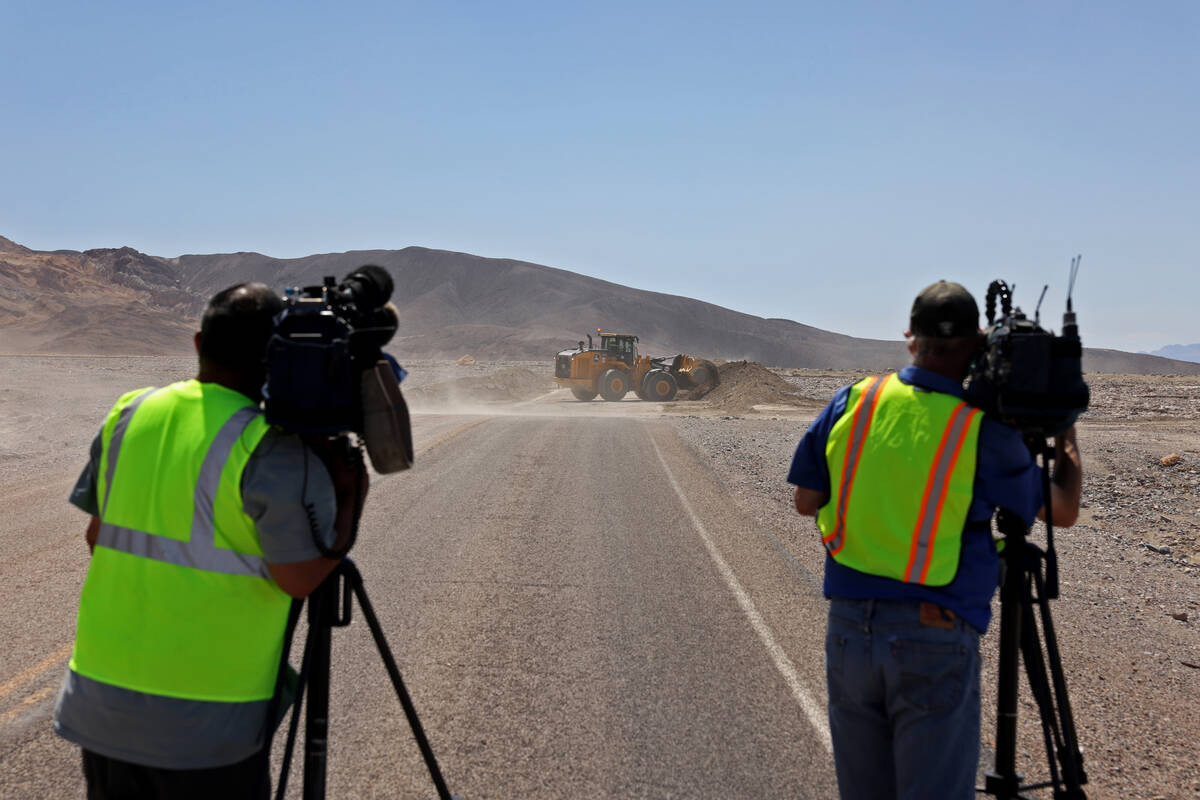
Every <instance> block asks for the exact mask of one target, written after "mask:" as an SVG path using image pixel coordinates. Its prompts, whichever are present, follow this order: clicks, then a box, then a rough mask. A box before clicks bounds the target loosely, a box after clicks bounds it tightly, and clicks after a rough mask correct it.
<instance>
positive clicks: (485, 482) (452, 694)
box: [0, 402, 836, 800]
mask: <svg viewBox="0 0 1200 800" xmlns="http://www.w3.org/2000/svg"><path fill="white" fill-rule="evenodd" d="M555 405H556V406H558V407H559V408H569V409H570V410H571V411H573V412H575V413H572V414H570V415H565V416H564V415H561V414H550V413H539V407H538V406H536V405H535V406H533V407H526V408H524V409H519V410H518V411H519V412H520V413H513V414H504V415H499V414H493V413H491V412H481V413H479V414H476V415H445V416H441V415H419V416H417V417H416V418H415V423H414V427H415V434H416V439H417V449H418V453H419V455H418V463H417V466H416V467H415V468H414V469H413V470H411V471H409V472H407V473H401V474H398V475H392V476H376V477H375V480H374V483H373V485H372V488H371V495H370V498H369V500H368V504H367V509H366V512H365V514H364V518H363V521H362V525H361V534H360V538H359V543H358V545H357V547H356V548H355V550H354V552H353V554H352V555H353V557H354V559H355V561H356V562H357V563H358V565H359V568H360V569H361V571H362V573H363V575H364V576H365V579H366V586H367V591H368V593H369V595H370V597H371V600H372V601H373V603H374V605H375V608H376V611H377V613H378V614H379V616H380V618H381V620H382V622H383V626H384V629H385V632H386V635H387V637H388V639H389V640H390V643H391V646H392V650H393V652H394V653H395V655H396V658H397V661H398V663H399V666H400V669H401V671H402V673H403V675H404V679H405V681H406V683H407V685H408V688H409V691H410V692H411V694H412V697H413V700H414V702H415V704H416V707H417V710H418V711H419V713H420V715H421V719H422V721H423V722H424V725H425V728H426V731H427V733H428V735H429V738H430V740H431V742H432V745H433V748H434V750H435V752H436V753H437V756H438V758H439V760H440V762H441V765H442V770H443V772H444V774H445V776H446V779H447V781H448V783H449V785H450V788H451V790H452V791H453V792H454V793H455V794H457V795H459V796H460V797H461V798H463V800H476V799H478V798H527V797H529V798H559V797H563V798H566V797H570V798H588V797H615V798H627V797H628V798H634V797H647V798H677V797H678V798H682V797H696V798H757V797H773V798H774V797H789V798H829V797H834V796H836V791H835V788H834V778H833V771H832V766H831V760H830V755H829V735H828V729H827V727H826V722H825V705H824V703H825V700H824V696H825V692H824V684H823V668H822V664H823V652H822V649H823V648H822V641H823V628H824V616H823V615H824V611H825V603H824V601H823V600H822V598H821V597H820V592H819V587H818V583H817V581H816V580H815V579H814V578H813V576H812V575H810V574H808V573H807V572H806V571H804V569H803V568H802V567H800V566H799V565H797V564H796V563H795V562H794V561H792V560H791V559H790V558H789V557H788V556H787V554H786V552H784V551H782V550H781V549H780V548H778V547H777V546H776V545H775V543H774V542H773V540H772V538H771V537H770V536H769V535H768V533H767V532H765V531H763V530H761V529H759V528H758V527H757V526H756V524H755V523H754V521H753V520H751V519H748V518H747V517H746V516H745V515H744V512H742V511H740V510H739V508H738V506H737V504H736V503H735V502H734V501H733V499H732V498H731V497H730V496H729V495H728V493H727V491H726V489H725V487H723V486H722V484H721V482H720V481H719V480H718V479H717V477H716V475H715V474H714V473H712V472H711V471H710V470H709V469H708V468H707V467H706V466H705V464H704V462H703V460H702V459H701V458H699V457H698V455H697V454H696V453H694V452H693V451H691V450H690V449H689V448H688V447H687V446H686V445H684V444H683V443H682V442H681V441H680V440H679V439H678V438H677V437H676V436H675V434H674V432H673V429H672V427H671V425H670V423H668V422H665V421H662V420H661V419H660V418H658V417H657V416H656V415H654V414H652V413H650V412H651V411H652V409H653V408H654V407H653V406H651V404H645V403H635V402H630V403H621V404H615V406H614V405H612V404H599V403H594V404H588V405H587V406H583V405H581V404H555ZM586 409H594V410H592V411H588V410H586ZM576 410H577V411H576ZM85 447H86V443H83V444H82V445H81V447H80V450H79V453H80V458H82V457H83V454H84V449H85ZM73 477H74V476H73V475H69V474H63V475H55V476H51V477H49V478H47V479H46V480H39V481H33V480H31V481H30V482H29V483H28V484H27V485H25V487H24V488H23V489H22V488H20V487H17V488H16V489H14V490H13V493H14V494H15V493H19V492H21V491H23V492H25V494H24V495H23V496H20V497H12V496H10V497H8V498H7V499H6V502H7V503H8V504H9V505H8V508H6V509H5V510H4V511H3V517H0V522H2V523H3V525H2V527H0V579H2V581H3V587H4V597H5V600H6V603H5V614H4V615H3V617H2V618H0V637H2V640H3V642H4V647H3V649H2V650H0V797H20V798H24V797H39V798H50V797H54V798H60V797H61V798H71V797H82V796H83V788H82V778H81V777H80V774H79V767H78V755H77V751H76V750H75V749H74V748H73V747H71V746H69V745H67V744H66V743H64V742H62V741H61V740H58V739H57V738H56V737H55V736H54V735H53V733H52V732H51V731H50V714H51V711H52V707H53V701H54V695H55V692H56V691H57V687H58V683H59V681H60V680H61V676H62V673H63V670H64V669H65V663H66V656H67V653H68V652H69V647H70V642H71V638H72V635H73V628H74V614H75V606H76V602H77V598H78V591H79V586H80V583H81V581H82V576H83V574H84V570H85V568H86V557H87V556H86V548H85V546H84V545H83V542H82V535H83V528H84V523H85V519H84V518H83V516H82V515H81V514H79V513H78V512H77V511H74V510H73V509H71V508H70V507H69V506H67V505H66V503H65V501H64V500H63V498H64V496H65V492H66V489H67V488H69V486H70V482H71V480H72V479H73ZM301 635H302V634H301ZM299 650H300V642H298V643H297V645H296V647H295V650H294V653H295V655H294V658H293V661H294V663H298V659H299ZM333 658H334V668H333V679H332V693H333V711H332V714H331V717H332V719H331V736H330V738H331V745H330V765H329V788H328V796H329V797H381V798H382V797H405V798H407V797H413V798H424V797H433V796H435V793H434V790H433V787H432V785H431V783H430V781H429V778H428V775H427V773H426V772H425V768H424V766H423V764H422V762H421V760H420V756H419V753H418V751H417V748H416V746H415V744H414V743H413V740H412V737H411V735H410V733H409V730H408V726H407V723H406V722H405V719H404V716H403V714H402V712H401V710H400V707H399V704H398V702H397V701H396V699H395V697H394V695H393V694H392V690H391V686H390V684H389V683H388V681H387V676H386V674H385V672H384V669H383V666H382V664H381V662H380V661H379V658H378V656H377V655H376V654H375V652H374V646H373V643H372V640H371V637H370V635H369V632H368V630H367V626H366V624H365V621H364V620H363V617H362V615H361V613H360V612H358V611H357V609H356V611H355V617H354V621H353V624H352V625H351V626H350V627H349V628H348V629H339V630H336V631H335V632H334V657H333ZM282 739H283V737H282V736H279V737H277V741H276V755H277V758H278V752H279V751H280V750H281V744H282ZM300 783H301V778H300V771H299V768H298V766H297V768H294V770H293V775H292V777H291V778H290V789H289V796H299V786H300Z"/></svg>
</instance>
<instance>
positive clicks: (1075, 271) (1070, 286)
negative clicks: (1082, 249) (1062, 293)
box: [1067, 254, 1083, 313]
mask: <svg viewBox="0 0 1200 800" xmlns="http://www.w3.org/2000/svg"><path fill="white" fill-rule="evenodd" d="M1081 261H1083V255H1082V254H1080V255H1077V256H1075V257H1074V258H1072V259H1071V274H1070V277H1069V279H1068V280H1067V312H1068V313H1070V312H1072V311H1074V310H1075V309H1073V308H1071V295H1072V294H1073V293H1074V291H1075V278H1076V276H1078V275H1079V262H1081Z"/></svg>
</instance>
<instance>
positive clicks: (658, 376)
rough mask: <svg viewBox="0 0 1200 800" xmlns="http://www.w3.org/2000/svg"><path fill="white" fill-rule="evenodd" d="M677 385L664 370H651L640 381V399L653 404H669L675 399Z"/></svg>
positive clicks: (673, 377)
mask: <svg viewBox="0 0 1200 800" xmlns="http://www.w3.org/2000/svg"><path fill="white" fill-rule="evenodd" d="M678 391H679V384H678V383H677V382H676V381H675V376H674V375H672V374H671V373H669V372H667V371H666V370H665V369H652V370H650V371H649V372H647V373H646V377H645V379H644V380H643V381H642V399H643V400H649V401H651V402H654V403H669V402H671V401H672V400H674V399H675V393H676V392H678Z"/></svg>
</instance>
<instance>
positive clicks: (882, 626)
mask: <svg viewBox="0 0 1200 800" xmlns="http://www.w3.org/2000/svg"><path fill="white" fill-rule="evenodd" d="M922 605H924V606H926V608H925V609H924V613H922V609H921V607H922ZM825 672H826V679H827V682H828V689H829V727H830V730H831V732H832V734H833V760H834V765H835V767H836V769H837V779H838V790H839V792H840V794H841V796H842V800H885V799H886V798H897V799H898V800H917V799H918V798H929V799H930V800H972V798H974V797H975V773H976V769H977V767H978V763H979V632H978V631H977V630H975V628H973V627H971V626H970V625H969V624H967V623H966V622H963V621H962V620H961V619H960V618H957V617H954V616H953V615H950V614H949V612H943V611H942V610H941V609H939V608H938V607H937V606H934V605H932V604H930V603H924V604H922V603H920V602H917V601H910V600H846V599H839V598H834V599H833V601H832V602H831V603H830V606H829V627H828V629H827V632H826V635H825Z"/></svg>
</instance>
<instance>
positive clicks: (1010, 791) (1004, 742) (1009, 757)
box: [984, 535, 1027, 798]
mask: <svg viewBox="0 0 1200 800" xmlns="http://www.w3.org/2000/svg"><path fill="white" fill-rule="evenodd" d="M1025 545H1026V542H1025V541H1024V539H1023V538H1020V537H1018V536H1016V535H1009V536H1008V538H1007V539H1006V544H1005V548H1004V563H1005V571H1004V584H1003V585H1002V586H1001V588H1000V663H999V674H998V676H997V688H996V760H995V764H994V769H993V770H992V771H991V772H989V773H988V774H987V776H986V778H985V783H984V791H985V792H987V793H988V794H991V795H995V796H996V797H1000V798H1015V797H1018V796H1019V792H1020V788H1021V776H1020V775H1018V774H1017V767H1016V762H1017V692H1018V691H1019V680H1020V660H1019V659H1020V653H1021V597H1022V596H1023V593H1024V578H1025V565H1024V561H1025V559H1026V557H1027V556H1026V554H1025V552H1024V548H1025Z"/></svg>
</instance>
